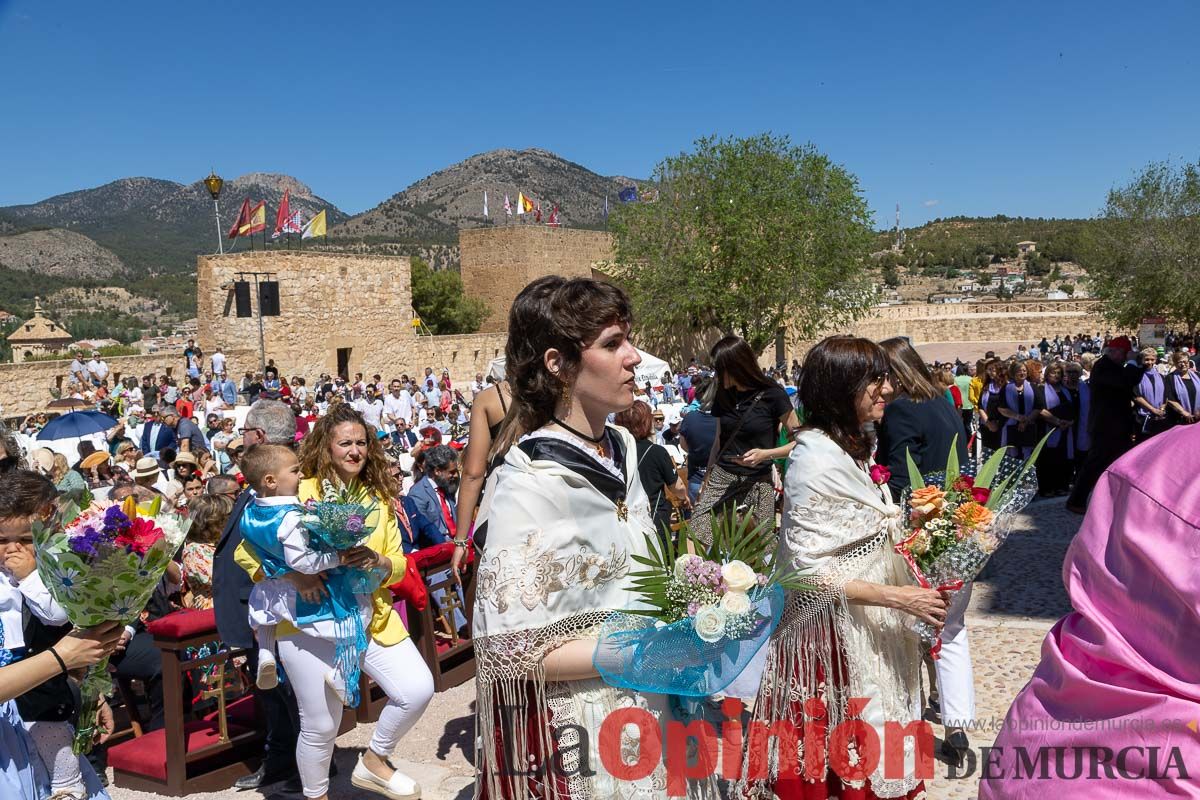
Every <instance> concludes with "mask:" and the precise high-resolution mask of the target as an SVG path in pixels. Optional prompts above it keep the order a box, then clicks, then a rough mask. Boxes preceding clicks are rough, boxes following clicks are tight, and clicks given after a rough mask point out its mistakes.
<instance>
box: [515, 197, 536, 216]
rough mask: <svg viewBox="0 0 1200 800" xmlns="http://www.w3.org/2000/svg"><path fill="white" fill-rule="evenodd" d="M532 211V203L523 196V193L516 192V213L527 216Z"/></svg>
mask: <svg viewBox="0 0 1200 800" xmlns="http://www.w3.org/2000/svg"><path fill="white" fill-rule="evenodd" d="M531 211H533V201H532V200H530V199H529V198H528V197H526V196H525V193H524V192H517V213H518V214H528V213H529V212H531Z"/></svg>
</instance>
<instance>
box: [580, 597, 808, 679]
mask: <svg viewBox="0 0 1200 800" xmlns="http://www.w3.org/2000/svg"><path fill="white" fill-rule="evenodd" d="M784 597H785V595H784V591H783V588H782V587H779V586H772V587H767V588H761V589H755V590H753V591H752V592H751V593H750V603H751V613H752V614H753V616H754V621H753V622H752V623H751V624H750V626H749V628H748V630H746V631H745V632H744V633H741V634H740V635H739V636H737V637H736V638H735V637H722V638H721V639H718V640H717V641H715V642H707V641H705V640H703V639H701V638H700V637H699V636H698V635H697V634H696V631H695V628H694V627H693V620H692V619H691V618H687V619H682V620H679V621H678V622H673V623H670V624H669V625H664V624H663V623H661V622H657V621H655V620H653V619H651V618H649V617H644V616H640V615H637V614H629V613H626V612H622V611H617V612H614V613H613V614H610V615H609V616H608V618H607V619H605V620H604V622H603V624H602V625H601V627H600V639H599V641H598V642H597V643H596V652H595V653H594V654H593V656H592V664H593V665H594V666H595V667H596V671H597V672H599V673H600V677H601V678H603V679H604V681H605V683H607V684H609V685H610V686H616V687H618V688H622V689H632V690H634V691H638V692H649V693H652V694H669V695H677V696H680V697H708V696H710V695H714V694H719V693H720V692H721V691H722V690H723V689H724V688H725V687H727V686H729V684H731V683H732V682H733V681H734V679H735V678H737V676H738V675H740V674H741V673H742V670H744V669H745V668H746V667H747V666H748V665H749V664H750V662H751V661H752V660H753V659H754V655H755V654H756V653H757V652H758V651H759V649H760V648H762V646H763V645H764V644H766V643H767V640H768V639H770V638H771V634H772V633H774V631H775V628H776V627H778V625H779V619H780V617H781V616H783V605H784Z"/></svg>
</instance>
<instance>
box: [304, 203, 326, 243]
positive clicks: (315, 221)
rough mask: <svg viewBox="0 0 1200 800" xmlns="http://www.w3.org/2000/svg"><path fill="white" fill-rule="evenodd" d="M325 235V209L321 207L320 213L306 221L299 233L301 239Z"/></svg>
mask: <svg viewBox="0 0 1200 800" xmlns="http://www.w3.org/2000/svg"><path fill="white" fill-rule="evenodd" d="M324 235H325V210H324V209H322V210H321V213H320V214H317V215H316V216H315V217H313V218H312V219H310V220H309V221H308V224H307V225H305V226H304V230H303V231H302V232H301V234H300V238H301V239H311V238H313V237H314V236H324Z"/></svg>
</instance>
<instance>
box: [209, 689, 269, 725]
mask: <svg viewBox="0 0 1200 800" xmlns="http://www.w3.org/2000/svg"><path fill="white" fill-rule="evenodd" d="M220 713H221V712H220V711H210V712H209V713H207V714H205V715H204V717H203V719H204V721H205V722H215V721H216V720H217V716H218V715H219V714H220ZM225 719H227V720H228V721H229V723H230V724H233V723H237V724H238V725H244V726H246V727H247V728H257V727H259V724H260V722H261V720H262V717H261V716H260V714H259V711H258V702H257V701H256V700H255V699H254V695H253V694H244V695H242V696H241V697H239V698H238V699H237V700H234V701H233V702H232V703H229V704H228V705H226V706H225Z"/></svg>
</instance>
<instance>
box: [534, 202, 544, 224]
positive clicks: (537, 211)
mask: <svg viewBox="0 0 1200 800" xmlns="http://www.w3.org/2000/svg"><path fill="white" fill-rule="evenodd" d="M533 221H534V222H541V221H542V201H541V200H539V201H538V204H537V205H536V206H534V208H533Z"/></svg>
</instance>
